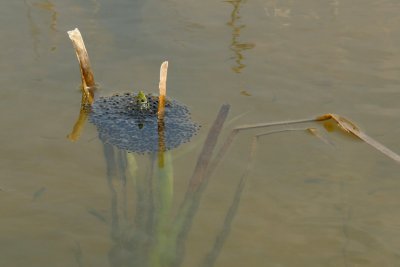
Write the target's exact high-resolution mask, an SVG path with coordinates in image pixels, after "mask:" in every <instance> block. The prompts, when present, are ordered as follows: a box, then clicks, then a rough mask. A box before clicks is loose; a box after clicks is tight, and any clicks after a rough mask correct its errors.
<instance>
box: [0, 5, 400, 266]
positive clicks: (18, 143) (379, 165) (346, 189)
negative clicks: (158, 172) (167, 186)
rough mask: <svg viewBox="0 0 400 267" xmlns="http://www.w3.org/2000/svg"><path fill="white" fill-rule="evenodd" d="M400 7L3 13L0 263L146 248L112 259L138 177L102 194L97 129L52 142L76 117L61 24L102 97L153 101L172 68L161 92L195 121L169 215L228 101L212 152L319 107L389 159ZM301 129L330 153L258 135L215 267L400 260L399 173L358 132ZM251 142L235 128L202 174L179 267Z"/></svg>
mask: <svg viewBox="0 0 400 267" xmlns="http://www.w3.org/2000/svg"><path fill="white" fill-rule="evenodd" d="M399 12H400V3H398V1H394V0H385V1H383V0H379V1H377V0H374V1H373V0H365V1H349V0H347V1H344V0H332V1H316V0H314V1H313V0H304V1H301V2H299V1H272V0H271V1H269V0H257V1H243V0H231V1H208V0H206V1H193V0H187V1H180V0H171V1H156V0H146V1H144V0H139V1H127V0H118V1H112V2H111V1H102V0H92V1H81V0H67V1H51V0H48V1H27V0H26V1H3V2H2V3H0V13H1V16H0V22H1V23H0V25H1V26H0V34H1V36H2V42H1V44H0V48H1V49H0V59H1V60H0V69H1V72H0V85H1V88H2V89H1V90H0V103H1V104H0V107H1V114H2V115H1V116H0V123H1V125H2V131H1V132H0V137H1V140H2V143H1V149H0V158H1V160H0V203H1V204H0V211H1V214H2V216H1V217H2V219H1V220H0V265H1V266H33V267H34V266H41V267H43V266H129V264H130V265H132V266H133V264H134V262H133V260H131V262H130V263H129V260H126V259H131V258H129V257H132V253H133V252H132V251H133V250H135V251H136V252H137V251H139V252H140V249H143V247H139V248H137V247H135V249H133V248H131V247H129V246H127V247H128V248H127V249H125V248H126V247H125V248H124V249H125V250H123V249H122V250H117V249H116V248H118V245H120V247H121V246H122V245H121V244H126V243H124V242H122V241H121V240H127V239H129V238H128V237H126V236H129V233H127V234H126V236H124V235H122V236H120V239H118V238H116V236H115V235H114V236H113V233H115V231H116V230H115V229H116V228H115V224H113V218H114V219H115V218H116V217H115V212H116V213H118V215H119V218H124V219H120V221H119V227H120V228H121V229H122V228H123V227H126V228H124V229H131V228H132V227H133V228H134V227H135V222H136V223H138V221H137V219H138V218H137V217H136V216H135V214H137V213H135V212H136V211H137V210H138V208H137V199H138V196H137V195H138V194H140V190H137V188H138V187H137V183H136V184H135V181H133V180H132V179H131V180H129V179H128V180H127V181H126V184H125V183H124V182H123V181H120V180H117V179H114V180H112V181H111V185H112V186H111V187H110V183H109V180H107V164H106V158H105V155H104V151H105V150H106V148H105V147H104V145H103V144H102V142H101V141H100V140H99V139H98V136H97V131H96V128H95V126H93V125H91V124H89V123H88V124H86V125H85V128H84V131H83V133H82V136H81V138H80V140H79V141H77V142H74V143H71V142H70V141H69V140H68V139H67V138H66V135H67V134H68V133H70V131H71V129H72V126H73V125H74V123H75V120H76V119H77V117H78V114H79V107H80V103H79V101H80V92H79V82H80V80H79V79H80V76H79V69H78V65H77V62H76V57H75V54H74V51H73V48H72V45H71V43H70V41H69V39H68V37H67V34H66V31H67V30H71V29H73V28H75V27H79V29H80V30H81V32H82V33H83V35H84V39H85V42H86V47H87V49H88V51H89V55H90V57H91V61H92V65H93V68H94V74H95V79H96V81H97V82H98V83H99V84H100V88H101V89H100V91H99V94H101V95H111V94H113V93H116V92H121V91H137V90H145V91H147V92H153V93H156V92H157V86H158V72H159V66H160V63H161V62H162V61H164V60H169V62H170V68H169V76H168V94H169V95H170V96H171V97H174V98H175V99H178V100H179V101H181V102H183V103H185V104H186V105H188V106H189V107H190V108H191V111H192V117H193V119H194V120H195V121H197V122H199V123H200V124H201V125H202V129H201V131H200V133H199V134H198V135H197V136H196V137H195V138H194V139H193V140H192V142H191V143H189V144H186V145H183V146H181V147H179V148H178V149H175V150H173V151H171V152H170V155H171V157H172V162H173V169H174V182H173V183H174V195H173V202H172V204H171V210H170V216H171V217H173V216H175V214H176V213H177V212H178V210H179V207H180V204H181V202H182V200H183V199H184V195H185V192H186V190H187V185H188V181H189V178H190V177H191V175H192V172H193V169H194V168H195V165H196V160H197V157H198V155H199V153H200V151H201V148H202V144H203V142H204V140H205V138H206V135H207V132H208V130H209V128H210V126H211V125H212V123H213V121H214V119H215V117H216V114H217V112H218V110H219V109H220V107H221V105H222V104H224V103H229V104H230V105H231V109H230V112H229V116H228V119H227V122H226V124H225V128H224V130H223V132H222V134H221V137H220V141H219V143H218V145H220V144H222V141H223V139H224V138H225V137H226V136H227V135H228V133H229V131H230V130H231V129H232V128H233V127H235V126H238V125H242V124H250V123H258V122H268V121H280V120H287V119H298V118H308V117H313V116H316V115H321V114H324V113H327V112H332V113H338V114H341V115H343V116H346V117H348V118H350V119H352V120H353V121H354V122H356V123H357V124H358V125H359V126H360V127H361V128H362V129H363V130H365V131H366V132H367V133H368V134H369V135H370V136H372V137H374V138H375V139H377V140H378V141H380V142H381V143H383V144H385V145H386V146H388V147H389V148H391V149H393V150H394V151H397V152H400V145H399V142H398V136H399V133H400V127H399V124H398V121H399V119H400V108H399V106H398V101H397V99H398V98H399V93H400V90H399V66H400V49H399V47H400V37H399V36H400V32H399V31H400V30H399V29H400V20H399V16H398V14H399ZM307 126H313V127H319V128H318V129H320V133H321V134H323V135H324V136H325V138H327V139H329V142H328V143H325V142H322V141H321V140H319V139H318V138H315V137H313V136H312V135H310V134H307V133H306V132H302V131H296V132H285V133H279V134H274V135H269V136H265V137H262V138H260V139H259V143H258V146H257V151H256V157H255V160H254V164H253V167H252V169H251V170H250V172H249V173H248V176H247V179H246V182H245V184H244V187H243V191H242V192H241V195H240V203H239V204H238V208H237V210H236V212H235V214H234V215H235V216H234V218H233V219H232V220H231V224H230V228H229V229H230V231H229V235H228V236H227V238H226V240H225V243H224V245H223V247H222V248H221V250H220V251H218V252H219V253H218V257H217V258H216V262H215V266H397V265H398V263H399V262H400V255H399V253H398V251H399V249H400V238H399V237H398V232H399V230H400V228H399V225H400V209H399V204H398V203H400V197H399V195H400V194H399V190H400V181H399V180H398V172H399V170H400V167H399V165H398V164H396V163H395V162H393V161H391V160H390V159H388V158H386V157H385V156H384V155H382V154H380V153H379V152H377V151H375V150H374V149H372V148H371V147H369V146H367V145H366V144H364V143H362V142H361V141H358V140H356V139H355V138H351V137H348V136H346V135H343V134H340V133H339V132H334V133H327V132H325V131H324V129H323V128H322V127H320V126H318V125H312V124H311V125H307ZM260 132H263V130H260V131H257V130H252V131H247V132H243V133H240V134H239V135H238V137H237V139H235V141H234V143H233V145H232V147H231V148H230V150H229V152H228V154H227V155H226V157H225V158H224V160H223V161H222V162H221V163H220V165H219V166H218V168H217V169H216V171H215V173H214V175H213V176H212V177H211V178H210V182H209V184H208V187H207V189H206V190H205V192H204V193H203V196H202V199H201V202H200V205H199V208H198V212H197V214H196V216H195V217H194V221H193V225H192V227H191V229H190V231H189V234H188V236H187V239H186V243H185V244H186V247H185V250H184V254H181V255H180V256H182V262H181V265H182V266H198V265H199V266H200V265H201V263H202V262H204V257H205V256H206V255H207V253H209V252H210V250H211V252H212V249H213V244H214V240H215V238H216V236H217V235H218V233H220V231H221V229H223V226H224V219H225V215H226V213H227V211H228V210H229V207H231V205H232V203H233V202H232V201H233V198H234V194H235V190H236V189H237V185H238V182H239V181H240V179H241V177H242V176H241V175H242V174H243V172H244V171H245V168H246V163H247V159H248V153H249V151H250V144H251V140H252V136H253V135H254V134H257V133H260ZM115 153H120V152H115ZM121 153H122V152H121ZM122 154H123V153H122ZM115 157H116V159H117V160H118V157H117V156H115ZM136 162H137V166H138V168H137V174H136V176H135V177H136V178H135V179H142V178H145V177H146V175H147V173H148V170H149V168H150V166H151V162H152V160H151V158H150V156H148V155H147V156H136ZM138 177H141V178H138ZM124 184H125V187H124V186H123V185H124ZM113 188H114V189H113ZM124 190H125V191H124ZM124 192H125V193H124ZM144 192H145V191H144ZM145 193H146V192H145ZM124 194H125V195H126V196H127V200H126V206H124V204H123V203H124V201H123V199H124ZM115 199H117V200H118V207H117V208H116V209H115V207H114V206H113V203H114V204H115V202H113V201H114V200H115ZM125 211H126V214H125V213H124V212H125ZM129 227H131V228H129ZM225 227H226V224H225ZM143 235H144V237H143V238H142V239H141V241H142V242H144V241H145V240H147V239H146V238H148V237H146V235H145V234H143ZM124 237H126V239H124ZM121 238H122V239H121ZM143 240H144V241H143ZM128 243H129V242H128ZM141 244H146V243H145V242H144V243H141ZM143 246H145V245H143ZM120 247H119V248H120ZM121 251H122V252H121ZM124 251H125V252H124ZM117 252H118V253H117ZM119 252H121V253H119ZM214 252H215V251H214ZM127 255H128V256H127ZM135 259H136V260H137V259H138V257H136V258H135ZM127 262H128V263H127ZM147 263H148V262H147ZM147 263H145V262H140V260H137V261H136V262H135V264H137V265H139V266H143V265H145V264H147ZM124 264H125V265H124ZM127 264H128V265H127ZM155 265H157V264H155V263H153V266H155ZM162 265H163V263H162V262H161V264H159V265H158V266H162Z"/></svg>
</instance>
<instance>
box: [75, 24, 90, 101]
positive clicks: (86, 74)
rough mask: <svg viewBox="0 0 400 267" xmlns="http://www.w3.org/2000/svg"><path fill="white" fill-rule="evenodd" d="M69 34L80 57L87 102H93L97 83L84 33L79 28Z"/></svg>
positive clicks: (83, 87)
mask: <svg viewBox="0 0 400 267" xmlns="http://www.w3.org/2000/svg"><path fill="white" fill-rule="evenodd" d="M68 36H69V38H70V39H71V41H72V44H73V46H74V48H75V53H76V56H77V57H78V61H79V66H80V70H81V78H82V91H83V93H84V94H85V96H86V99H87V102H88V103H89V104H92V103H93V98H94V93H93V89H94V87H95V85H96V83H95V82H94V76H93V72H92V68H91V66H90V61H89V55H88V53H87V51H86V47H85V43H84V42H83V38H82V35H81V33H80V31H79V29H78V28H75V30H72V31H68Z"/></svg>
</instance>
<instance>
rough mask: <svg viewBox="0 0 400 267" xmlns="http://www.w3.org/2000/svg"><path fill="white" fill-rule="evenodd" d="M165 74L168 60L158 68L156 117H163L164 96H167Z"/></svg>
mask: <svg viewBox="0 0 400 267" xmlns="http://www.w3.org/2000/svg"><path fill="white" fill-rule="evenodd" d="M167 74H168V61H164V62H163V63H162V64H161V68H160V83H159V84H158V88H159V99H158V117H159V118H160V117H164V111H165V110H164V109H165V97H166V96H167Z"/></svg>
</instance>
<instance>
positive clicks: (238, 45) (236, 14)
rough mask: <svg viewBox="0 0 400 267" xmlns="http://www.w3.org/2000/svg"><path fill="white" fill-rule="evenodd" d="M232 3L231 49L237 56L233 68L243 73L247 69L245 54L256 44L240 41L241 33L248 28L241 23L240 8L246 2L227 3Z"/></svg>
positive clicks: (240, 0) (231, 1)
mask: <svg viewBox="0 0 400 267" xmlns="http://www.w3.org/2000/svg"><path fill="white" fill-rule="evenodd" d="M226 2H228V3H230V4H231V5H232V7H233V9H232V12H231V16H230V21H229V22H228V23H227V24H228V25H229V27H231V28H232V39H231V45H230V48H231V50H232V51H233V53H234V54H235V55H234V57H233V59H234V61H235V63H236V64H235V66H233V67H232V70H233V71H234V72H235V73H241V72H242V70H243V69H244V68H245V67H246V65H245V64H244V63H243V60H244V55H243V52H244V51H246V50H250V49H252V48H254V47H255V44H253V43H245V42H241V41H240V40H239V39H240V31H241V30H242V29H244V28H245V27H246V25H244V24H241V21H240V18H241V17H240V8H241V7H242V5H243V3H244V2H245V1H243V0H229V1H226Z"/></svg>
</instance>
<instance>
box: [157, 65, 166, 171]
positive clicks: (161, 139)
mask: <svg viewBox="0 0 400 267" xmlns="http://www.w3.org/2000/svg"><path fill="white" fill-rule="evenodd" d="M167 73H168V61H164V62H163V63H162V64H161V68H160V83H159V84H158V88H159V90H160V91H159V92H160V95H159V96H158V112H157V117H158V166H159V168H163V167H164V151H165V133H164V128H165V124H164V114H165V97H166V95H167Z"/></svg>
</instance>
